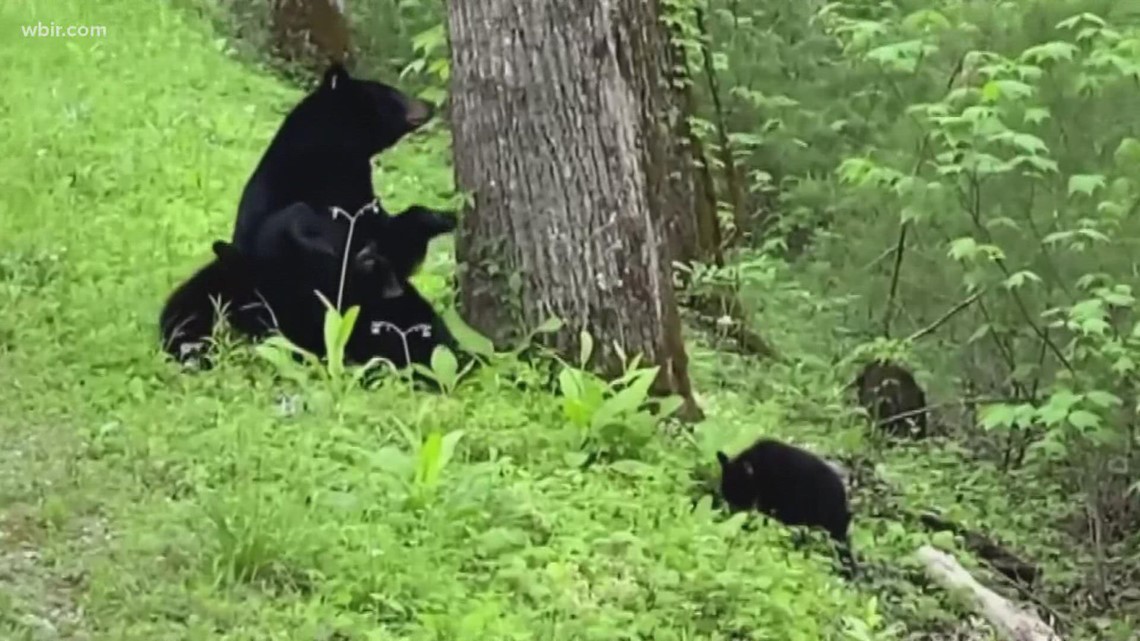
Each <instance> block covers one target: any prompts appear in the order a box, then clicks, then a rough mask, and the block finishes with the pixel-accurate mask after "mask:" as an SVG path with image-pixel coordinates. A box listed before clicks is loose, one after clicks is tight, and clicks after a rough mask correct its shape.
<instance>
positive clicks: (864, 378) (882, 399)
mask: <svg viewBox="0 0 1140 641" xmlns="http://www.w3.org/2000/svg"><path fill="white" fill-rule="evenodd" d="M854 386H855V387H856V388H857V389H858V391H859V404H860V405H862V406H863V408H864V409H865V410H867V413H868V414H869V415H870V416H871V418H872V420H874V421H875V423H876V424H877V425H879V426H880V427H881V428H882V429H883V430H885V431H887V432H888V433H891V434H894V435H896V436H909V437H913V438H923V437H925V436H926V430H927V427H926V411H925V409H926V394H924V393H923V391H922V388H921V387H919V386H918V382H917V381H915V380H914V376H913V375H912V374H911V373H910V372H909V371H907V370H906V369H905V368H904V367H902V366H900V365H898V364H896V363H893V362H891V361H872V362H871V363H868V364H867V366H866V367H864V368H863V371H862V372H860V373H859V377H858V378H856V379H855V382H854Z"/></svg>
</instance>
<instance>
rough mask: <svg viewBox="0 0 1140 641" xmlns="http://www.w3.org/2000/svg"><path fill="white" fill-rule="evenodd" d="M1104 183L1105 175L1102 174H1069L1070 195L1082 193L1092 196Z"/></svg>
mask: <svg viewBox="0 0 1140 641" xmlns="http://www.w3.org/2000/svg"><path fill="white" fill-rule="evenodd" d="M1104 185H1105V182H1104V176H1101V175H1100V174H1075V175H1073V176H1069V195H1070V196H1072V195H1073V194H1076V193H1081V194H1085V195H1086V196H1091V195H1092V194H1093V192H1094V191H1096V189H1097V188H1098V187H1104Z"/></svg>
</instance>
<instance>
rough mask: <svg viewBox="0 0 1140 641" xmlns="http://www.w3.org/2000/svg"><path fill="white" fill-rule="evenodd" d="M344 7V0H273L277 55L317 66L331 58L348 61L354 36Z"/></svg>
mask: <svg viewBox="0 0 1140 641" xmlns="http://www.w3.org/2000/svg"><path fill="white" fill-rule="evenodd" d="M344 11H345V1H344V0H273V5H272V15H271V19H272V26H273V40H274V42H273V44H274V46H275V47H276V49H277V51H276V53H277V55H278V56H281V57H282V58H283V59H285V60H287V61H290V62H300V63H301V64H302V65H303V66H305V67H309V68H312V69H314V70H317V69H321V70H323V69H324V67H325V66H327V65H328V63H329V62H330V61H336V62H341V63H343V62H348V59H349V56H350V54H351V38H350V33H349V28H348V21H347V20H346V19H345V17H344Z"/></svg>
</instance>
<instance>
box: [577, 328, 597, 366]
mask: <svg viewBox="0 0 1140 641" xmlns="http://www.w3.org/2000/svg"><path fill="white" fill-rule="evenodd" d="M593 353H594V337H593V336H591V335H590V333H589V332H587V331H586V330H582V332H581V333H580V334H579V335H578V366H579V367H585V366H586V363H587V362H588V361H589V360H590V355H592V354H593Z"/></svg>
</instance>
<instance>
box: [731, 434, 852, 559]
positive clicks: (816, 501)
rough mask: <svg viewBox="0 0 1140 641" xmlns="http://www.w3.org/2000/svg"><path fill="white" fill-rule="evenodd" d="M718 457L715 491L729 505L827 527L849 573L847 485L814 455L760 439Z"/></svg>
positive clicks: (787, 522)
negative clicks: (718, 492) (735, 452)
mask: <svg viewBox="0 0 1140 641" xmlns="http://www.w3.org/2000/svg"><path fill="white" fill-rule="evenodd" d="M716 458H717V461H719V462H720V469H721V480H720V494H721V497H722V498H723V499H724V501H725V502H726V503H728V505H729V507H730V508H731V509H732V510H734V511H741V510H751V509H755V510H758V511H759V512H761V513H763V514H765V515H767V516H769V517H772V518H774V519H776V520H778V521H780V522H781V523H783V524H785V525H806V526H809V527H818V528H822V529H824V530H826V531H827V533H828V534H829V535H830V536H831V538H832V539H833V540H834V541H835V542H836V543H837V544H838V545H837V547H838V550H839V556H840V560H841V561H842V563H843V566H844V570H845V573H846V574H847V575H848V576H853V575H854V573H855V570H856V568H855V559H854V557H853V556H852V554H851V544H850V541H849V540H848V537H847V528H848V526H850V524H851V512H850V511H849V510H848V507H847V490H846V488H844V486H843V481H842V479H840V477H839V475H838V474H836V473H835V470H833V469H832V467H831V466H830V465H828V463H827V462H826V461H824V460H823V459H821V458H820V457H818V456H816V455H815V454H812V453H811V452H808V451H806V450H803V449H800V448H798V447H795V446H793V445H788V444H787V443H781V442H779V441H775V440H772V439H760V440H758V441H756V442H755V443H753V444H752V446H751V447H749V448H748V449H746V450H744V451H743V452H741V453H740V454H738V455H737V456H736V457H735V458H731V459H730V458H729V457H728V455H727V454H725V453H724V452H719V451H718V452H717V453H716Z"/></svg>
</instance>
